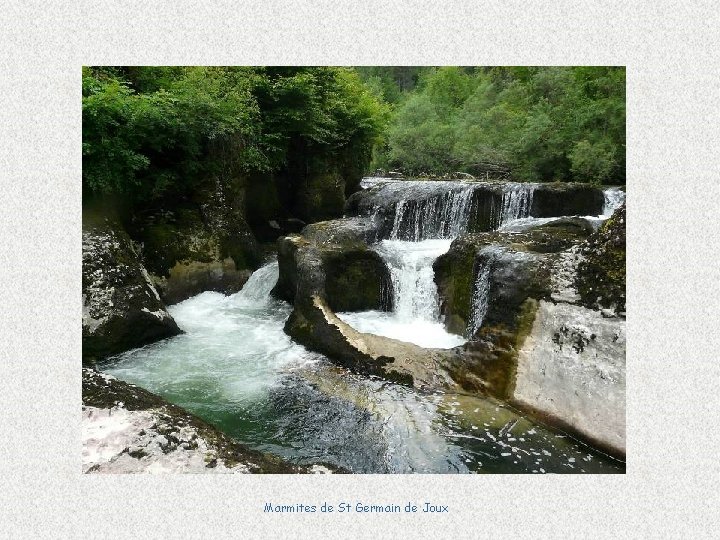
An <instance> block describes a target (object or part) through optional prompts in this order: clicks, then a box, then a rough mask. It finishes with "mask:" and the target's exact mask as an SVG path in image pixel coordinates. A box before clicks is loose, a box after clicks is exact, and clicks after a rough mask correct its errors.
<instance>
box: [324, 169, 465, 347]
mask: <svg viewBox="0 0 720 540" xmlns="http://www.w3.org/2000/svg"><path fill="white" fill-rule="evenodd" d="M428 187H430V188H432V189H435V188H437V185H436V183H429V184H428ZM421 188H422V186H421V187H420V189H421ZM473 191H474V187H473V186H472V185H468V184H465V185H461V187H460V188H456V189H450V190H447V191H445V192H442V193H439V194H435V195H433V196H429V197H420V198H407V199H400V200H399V201H398V202H397V204H396V205H395V209H394V210H395V214H394V218H393V227H392V230H391V231H390V238H389V239H387V240H383V241H381V242H380V243H379V244H377V245H376V246H375V250H376V251H377V252H378V253H379V254H380V256H381V257H382V258H383V260H384V261H385V263H386V264H387V266H388V268H389V269H390V276H391V278H392V284H393V294H394V297H393V312H392V313H385V312H380V311H365V312H354V313H338V316H339V317H340V318H341V319H342V320H344V321H345V322H347V323H348V324H350V325H351V326H353V327H354V328H355V329H356V330H359V331H360V332H366V333H371V334H376V335H380V336H385V337H391V338H395V339H399V340H401V341H408V342H411V343H415V344H416V345H420V346H421V347H440V348H450V347H455V346H457V345H461V344H463V343H464V342H465V339H463V338H462V337H461V336H458V335H455V334H450V333H448V332H447V331H446V330H445V328H444V325H443V324H442V320H441V317H440V306H439V301H438V294H437V287H436V285H435V281H434V273H433V268H432V264H433V262H434V261H435V259H437V258H438V257H439V256H440V255H442V254H443V253H446V252H447V250H448V249H450V244H451V242H452V239H453V238H456V237H457V236H459V235H460V234H462V233H463V232H465V231H466V230H467V224H468V221H469V216H470V213H471V211H472V198H473ZM374 213H375V215H377V210H375V211H374Z"/></svg>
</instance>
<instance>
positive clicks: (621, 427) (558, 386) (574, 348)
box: [511, 301, 625, 457]
mask: <svg viewBox="0 0 720 540" xmlns="http://www.w3.org/2000/svg"><path fill="white" fill-rule="evenodd" d="M517 362H518V365H517V375H516V380H515V388H514V391H513V393H512V396H511V402H513V403H514V404H515V405H516V406H518V407H520V408H521V409H523V410H526V411H530V412H532V413H534V414H536V415H538V416H539V417H540V418H545V419H547V420H548V421H551V422H552V423H554V424H556V425H559V426H561V427H563V428H565V429H566V430H568V431H570V432H573V433H576V434H578V435H580V436H581V437H582V438H584V439H586V440H588V441H590V442H592V443H594V444H596V445H597V446H599V447H600V448H601V449H603V450H606V451H608V452H609V453H611V454H613V455H615V456H618V457H624V455H625V320H624V319H622V318H616V317H608V318H606V317H604V316H603V315H602V314H601V313H600V312H599V311H595V310H590V309H587V308H585V307H582V306H577V305H572V304H567V303H558V304H554V303H552V302H547V301H541V302H540V304H539V307H538V310H537V313H536V316H535V321H534V323H533V326H532V330H531V332H530V335H529V336H528V337H527V338H526V340H525V343H524V344H523V346H522V348H521V349H520V351H519V353H518V361H517Z"/></svg>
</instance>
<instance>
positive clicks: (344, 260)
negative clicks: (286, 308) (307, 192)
mask: <svg viewBox="0 0 720 540" xmlns="http://www.w3.org/2000/svg"><path fill="white" fill-rule="evenodd" d="M374 235H375V228H374V225H373V223H372V221H370V220H367V219H362V218H350V219H340V220H334V221H325V222H320V223H314V224H312V225H308V226H307V227H305V229H303V235H302V236H301V235H293V236H289V237H284V238H281V239H280V240H279V241H278V264H279V267H280V276H279V278H278V282H277V285H276V286H275V288H274V289H273V294H274V295H275V296H276V297H278V298H281V299H283V300H286V301H287V302H294V301H295V296H296V291H297V290H298V286H299V283H300V277H302V278H303V279H302V284H301V285H302V291H301V293H302V295H304V296H311V295H312V294H321V295H322V296H323V297H324V298H326V300H327V302H328V304H329V305H330V306H331V307H332V309H334V310H336V311H358V310H365V309H386V310H387V309H390V305H389V304H388V300H389V299H390V298H391V297H392V295H388V289H389V288H390V287H391V285H390V274H389V270H388V269H387V267H386V266H385V263H384V262H383V260H382V258H381V257H380V256H379V255H378V254H377V253H375V252H374V251H372V250H371V249H369V248H368V246H367V244H366V240H367V239H368V238H372V237H374ZM299 248H302V249H301V252H298V249H299ZM301 266H302V267H303V269H304V270H303V272H304V275H303V276H300V275H299V268H300V267H301Z"/></svg>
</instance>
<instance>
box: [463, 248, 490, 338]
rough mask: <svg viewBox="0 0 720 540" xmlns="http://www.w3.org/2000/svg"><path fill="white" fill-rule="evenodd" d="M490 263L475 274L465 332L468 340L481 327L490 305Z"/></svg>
mask: <svg viewBox="0 0 720 540" xmlns="http://www.w3.org/2000/svg"><path fill="white" fill-rule="evenodd" d="M491 270H492V268H491V262H490V260H488V261H487V262H486V263H485V264H484V265H483V266H482V267H481V268H480V269H479V270H478V272H477V277H476V278H475V284H474V287H473V294H472V299H471V306H472V312H471V314H470V320H469V321H468V326H467V330H466V335H467V337H468V339H471V338H472V337H473V336H475V333H476V332H477V331H478V330H479V329H480V327H481V326H482V323H483V320H484V319H485V315H486V314H487V310H488V307H489V304H490V272H491Z"/></svg>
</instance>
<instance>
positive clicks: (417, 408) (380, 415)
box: [100, 240, 622, 473]
mask: <svg viewBox="0 0 720 540" xmlns="http://www.w3.org/2000/svg"><path fill="white" fill-rule="evenodd" d="M442 241H443V242H447V243H449V241H447V240H442ZM417 244H422V242H419V243H417ZM428 257H431V255H428ZM420 258H421V257H420ZM418 260H419V259H418ZM277 276H278V266H277V263H270V264H268V265H265V266H263V267H262V268H260V269H259V270H257V271H256V272H255V273H254V274H253V275H252V276H251V278H250V280H249V281H248V282H247V283H246V284H245V286H244V287H243V289H242V290H241V291H240V292H239V293H237V294H234V295H232V296H223V295H222V294H219V293H215V292H205V293H202V294H199V295H197V296H195V297H193V298H190V299H188V300H185V301H184V302H181V303H179V304H176V305H174V306H170V307H169V308H168V309H169V311H170V314H171V315H172V316H173V317H174V319H175V321H176V322H177V323H178V325H179V326H180V327H181V328H182V329H183V330H184V331H185V333H184V334H181V335H179V336H176V337H173V338H170V339H166V340H163V341H160V342H157V343H153V344H151V345H148V346H145V347H142V348H139V349H135V350H132V351H128V352H126V353H123V354H121V355H118V356H116V357H114V358H111V359H109V360H108V361H107V363H106V364H105V365H104V366H100V367H101V368H102V369H103V370H104V371H106V372H109V373H110V374H111V375H114V376H116V377H118V378H120V379H123V380H125V381H128V382H130V383H133V384H137V385H139V386H141V387H144V388H147V389H148V390H150V391H152V392H155V393H157V394H160V395H162V396H163V397H164V398H165V399H167V400H168V401H170V402H172V403H175V404H177V405H180V406H181V407H184V408H185V409H187V410H189V411H190V412H192V413H194V414H196V415H198V416H200V417H201V418H203V419H205V420H206V421H208V422H209V423H211V424H213V425H215V426H216V427H218V428H219V429H220V430H222V431H223V432H225V433H227V434H228V435H230V436H231V437H234V438H236V439H237V440H239V441H241V442H243V443H245V444H247V445H249V446H251V447H252V448H254V449H256V450H260V451H263V452H269V453H272V454H276V455H278V456H280V457H282V458H284V459H287V460H289V461H291V462H294V463H299V464H309V463H317V462H324V463H329V464H332V465H337V466H340V467H343V468H345V469H347V470H350V471H352V472H367V473H408V472H428V473H440V472H474V471H481V472H595V473H597V472H618V471H622V466H621V465H619V464H617V463H616V462H613V461H611V460H608V459H607V458H606V457H604V456H603V455H602V454H598V453H597V452H595V451H593V450H590V449H588V448H585V447H583V446H581V445H579V444H578V443H576V442H574V441H572V440H571V439H568V438H566V437H563V436H561V435H559V434H557V433H554V432H552V431H549V430H547V429H545V428H544V427H542V426H540V425H536V424H533V423H532V422H531V421H529V420H528V419H527V418H525V417H523V416H519V415H518V414H517V413H516V412H514V411H512V410H510V409H508V408H505V407H503V406H502V405H500V404H498V403H496V402H494V401H488V400H485V399H482V398H477V397H470V396H466V395H454V394H440V393H438V394H431V395H427V394H424V393H419V392H417V391H415V390H414V389H413V388H408V387H404V386H400V385H396V384H393V383H390V382H388V381H384V380H380V379H374V378H367V377H362V376H358V375H353V374H352V373H349V372H347V371H345V370H344V369H342V368H339V367H337V366H335V365H333V364H331V363H330V362H329V361H328V360H327V359H326V358H325V357H323V356H322V355H319V354H315V353H311V352H309V351H307V350H306V349H305V348H304V347H302V346H300V345H297V344H296V343H294V342H293V341H291V340H290V338H289V337H288V336H287V335H286V334H285V333H284V332H283V325H284V323H285V320H286V319H287V317H288V315H289V313H290V311H291V310H292V308H291V306H290V305H288V304H287V303H285V302H282V301H280V300H276V299H274V298H272V297H271V296H270V294H269V293H270V290H271V289H272V287H273V286H274V284H275V282H276V280H277ZM423 279H424V278H423ZM421 281H422V280H421ZM402 309H405V308H402ZM541 452H542V454H541Z"/></svg>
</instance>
